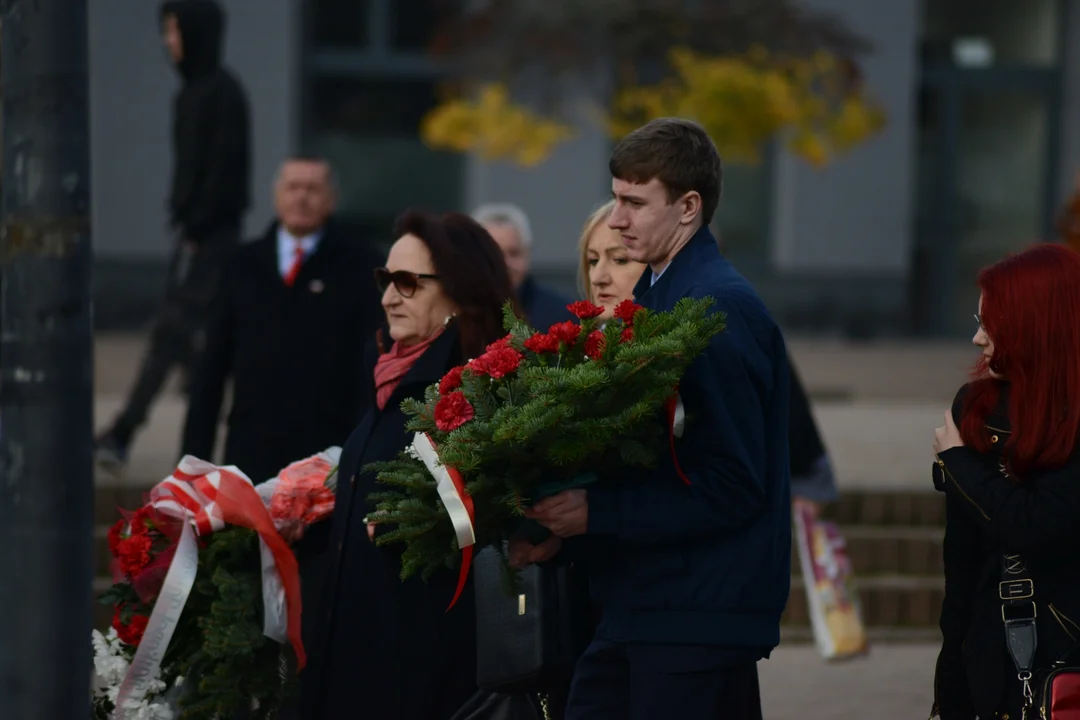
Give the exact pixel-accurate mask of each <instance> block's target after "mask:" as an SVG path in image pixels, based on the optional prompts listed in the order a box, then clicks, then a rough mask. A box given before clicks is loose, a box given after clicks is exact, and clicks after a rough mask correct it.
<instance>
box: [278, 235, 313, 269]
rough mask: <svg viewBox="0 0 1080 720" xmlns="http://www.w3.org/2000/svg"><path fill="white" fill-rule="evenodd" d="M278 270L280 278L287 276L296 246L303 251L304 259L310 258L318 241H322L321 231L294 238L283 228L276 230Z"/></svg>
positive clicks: (294, 255)
mask: <svg viewBox="0 0 1080 720" xmlns="http://www.w3.org/2000/svg"><path fill="white" fill-rule="evenodd" d="M277 238H278V269H279V270H280V271H281V276H282V277H285V276H286V275H288V274H289V270H290V269H292V265H293V260H294V259H295V257H296V246H297V244H299V245H300V247H302V248H303V249H304V259H305V260H306V259H307V258H309V257H311V254H312V253H313V252H315V249H316V248H317V247H318V246H319V241H320V240H321V239H322V231H321V230H318V231H316V232H313V233H311V234H310V235H305V236H303V237H300V238H298V237H296V236H294V235H293V234H292V233H290V232H289V231H288V230H286V229H285V228H283V227H279V228H278V232H277Z"/></svg>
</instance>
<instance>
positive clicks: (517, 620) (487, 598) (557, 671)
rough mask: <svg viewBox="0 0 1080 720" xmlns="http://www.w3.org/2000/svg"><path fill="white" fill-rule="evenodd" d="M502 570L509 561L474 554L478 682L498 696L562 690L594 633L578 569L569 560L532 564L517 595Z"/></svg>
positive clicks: (494, 555) (487, 553)
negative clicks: (510, 589) (501, 694)
mask: <svg viewBox="0 0 1080 720" xmlns="http://www.w3.org/2000/svg"><path fill="white" fill-rule="evenodd" d="M504 573H505V561H504V559H503V557H502V556H500V554H499V553H498V552H497V551H495V550H494V549H493V548H485V549H483V550H482V551H480V552H479V553H477V555H476V558H475V560H474V564H473V586H474V589H475V592H476V620H477V622H476V633H477V648H476V658H477V667H476V681H477V685H478V686H479V687H480V688H482V689H484V690H490V691H493V692H499V693H511V694H512V693H541V694H547V693H555V694H556V695H559V694H565V688H566V687H568V685H569V682H570V678H571V676H572V675H573V671H574V664H575V663H576V662H577V659H578V657H580V656H581V653H582V652H583V651H584V649H585V646H586V645H587V644H588V642H589V640H590V639H591V634H592V623H591V620H592V617H591V609H590V607H591V606H590V604H589V599H588V591H587V585H586V583H585V581H584V578H583V577H582V574H581V571H580V569H578V568H575V567H574V566H572V565H571V564H570V563H568V562H565V561H563V562H553V563H550V564H544V565H531V566H529V567H528V568H525V569H524V570H521V571H519V573H518V575H519V586H518V588H517V589H516V592H514V593H513V594H511V593H510V592H509V588H508V584H507V582H506V576H505V574H504Z"/></svg>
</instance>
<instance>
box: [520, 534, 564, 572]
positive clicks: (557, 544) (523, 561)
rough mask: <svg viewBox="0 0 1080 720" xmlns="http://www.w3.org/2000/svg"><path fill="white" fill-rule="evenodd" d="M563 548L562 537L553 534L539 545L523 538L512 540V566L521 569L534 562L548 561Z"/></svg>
mask: <svg viewBox="0 0 1080 720" xmlns="http://www.w3.org/2000/svg"><path fill="white" fill-rule="evenodd" d="M560 549H562V538H561V537H559V536H558V535H552V536H551V537H549V538H548V539H547V540H545V541H544V542H542V543H540V544H539V545H533V544H532V543H531V542H529V541H528V540H525V539H523V538H514V539H513V540H511V541H510V567H512V568H515V569H517V570H521V569H522V568H524V567H528V566H529V565H532V564H534V563H539V562H547V561H548V560H550V559H551V558H553V557H555V554H556V553H558V552H559V550H560Z"/></svg>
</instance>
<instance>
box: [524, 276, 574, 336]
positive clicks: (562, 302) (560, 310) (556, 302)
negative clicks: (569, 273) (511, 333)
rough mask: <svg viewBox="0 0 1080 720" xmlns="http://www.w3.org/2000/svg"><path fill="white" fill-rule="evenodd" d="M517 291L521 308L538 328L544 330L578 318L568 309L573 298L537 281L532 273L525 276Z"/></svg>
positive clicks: (531, 323) (530, 321)
mask: <svg viewBox="0 0 1080 720" xmlns="http://www.w3.org/2000/svg"><path fill="white" fill-rule="evenodd" d="M517 292H518V300H519V301H520V302H521V309H522V310H524V311H525V317H526V319H527V320H528V321H529V324H530V325H532V326H533V328H535V329H536V330H540V331H541V332H542V331H544V330H547V329H548V328H549V327H551V326H552V325H554V324H555V323H561V322H565V321H567V320H576V319H577V318H575V317H574V316H573V315H572V314H571V313H570V311H569V310H567V309H566V306H567V305H569V304H570V303H571V302H573V301H572V300H570V299H569V298H566V297H563V296H562V295H560V294H559V293H557V292H555V291H554V290H552V289H551V288H549V287H546V286H544V285H541V284H540V283H538V282H536V280H535V279H533V276H532V275H529V276H528V277H526V278H525V281H524V282H523V283H521V287H519V288H518V291H517Z"/></svg>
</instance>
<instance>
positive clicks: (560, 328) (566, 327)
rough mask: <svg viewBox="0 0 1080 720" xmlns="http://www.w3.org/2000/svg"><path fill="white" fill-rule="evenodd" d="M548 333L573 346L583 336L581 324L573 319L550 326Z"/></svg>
mask: <svg viewBox="0 0 1080 720" xmlns="http://www.w3.org/2000/svg"><path fill="white" fill-rule="evenodd" d="M548 334H549V335H551V336H553V337H555V338H556V339H558V340H559V341H560V342H564V343H566V344H567V345H568V346H570V347H573V346H574V343H576V342H577V341H578V338H579V337H581V326H580V325H578V324H577V323H576V322H574V321H572V320H567V321H566V322H561V323H557V324H555V325H552V326H551V327H550V328H548Z"/></svg>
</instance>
